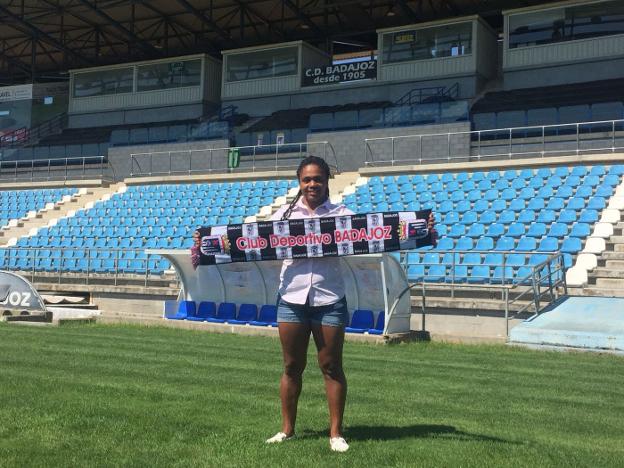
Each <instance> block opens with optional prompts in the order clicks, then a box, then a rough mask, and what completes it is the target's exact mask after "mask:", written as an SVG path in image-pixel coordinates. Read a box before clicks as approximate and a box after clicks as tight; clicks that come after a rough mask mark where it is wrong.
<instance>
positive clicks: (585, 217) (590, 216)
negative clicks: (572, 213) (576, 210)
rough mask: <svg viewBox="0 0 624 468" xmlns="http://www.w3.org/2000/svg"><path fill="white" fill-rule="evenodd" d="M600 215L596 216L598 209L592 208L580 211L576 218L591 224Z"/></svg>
mask: <svg viewBox="0 0 624 468" xmlns="http://www.w3.org/2000/svg"><path fill="white" fill-rule="evenodd" d="M599 218H600V217H599V216H598V211H597V210H594V209H585V210H583V211H581V214H580V215H579V218H578V220H579V221H580V222H581V223H589V224H593V223H595V222H597V221H598V219H599Z"/></svg>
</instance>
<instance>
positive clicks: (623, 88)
mask: <svg viewBox="0 0 624 468" xmlns="http://www.w3.org/2000/svg"><path fill="white" fill-rule="evenodd" d="M470 112H471V121H472V122H473V128H474V130H489V129H496V128H506V127H524V126H531V125H557V124H571V123H577V122H592V121H604V120H619V119H622V118H624V85H623V84H622V80H598V81H593V82H589V83H582V84H567V85H559V86H544V87H535V88H528V89H517V90H508V91H496V92H490V93H486V94H485V95H484V96H483V97H482V98H481V99H479V100H477V101H476V102H475V103H474V104H473V105H472V107H471V109H470Z"/></svg>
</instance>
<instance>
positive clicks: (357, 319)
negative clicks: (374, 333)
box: [345, 309, 375, 333]
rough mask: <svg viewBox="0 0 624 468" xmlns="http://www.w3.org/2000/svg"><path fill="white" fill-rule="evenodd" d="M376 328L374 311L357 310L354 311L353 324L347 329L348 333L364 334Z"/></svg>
mask: <svg viewBox="0 0 624 468" xmlns="http://www.w3.org/2000/svg"><path fill="white" fill-rule="evenodd" d="M374 326H375V317H374V315H373V311H372V310H364V309H357V310H354V311H353V315H352V317H351V323H350V325H349V326H348V327H346V328H345V331H346V332H348V333H364V332H367V331H368V330H369V329H371V328H373V327H374Z"/></svg>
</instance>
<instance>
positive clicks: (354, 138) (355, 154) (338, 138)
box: [308, 122, 470, 171]
mask: <svg viewBox="0 0 624 468" xmlns="http://www.w3.org/2000/svg"><path fill="white" fill-rule="evenodd" d="M469 130H470V122H456V123H451V124H441V125H422V126H417V127H396V128H379V129H367V130H351V131H344V132H321V133H311V134H308V141H328V142H329V143H330V144H331V145H332V147H333V148H334V151H335V153H336V159H337V160H338V167H339V169H340V170H341V171H354V170H357V169H358V168H360V167H362V166H364V164H365V162H366V154H367V153H368V159H369V161H370V160H375V161H380V160H390V158H391V155H392V144H391V142H390V141H389V140H384V141H377V142H371V143H370V145H369V150H368V151H367V150H366V148H365V145H364V140H365V139H366V138H381V137H389V136H403V135H431V134H444V135H442V136H435V137H433V136H431V137H423V138H422V142H423V143H422V154H423V156H424V157H426V158H427V159H434V160H435V159H446V158H447V155H448V149H449V141H448V138H447V136H446V134H447V133H450V132H451V133H452V132H465V131H469ZM450 149H451V153H452V155H462V156H463V155H468V154H469V153H470V138H469V136H468V135H458V136H454V137H453V138H451V141H450ZM395 154H396V157H397V158H398V159H401V160H404V161H410V162H411V163H412V164H413V163H415V162H417V161H418V158H419V154H420V138H409V139H402V140H395ZM321 156H322V155H321ZM327 159H328V162H330V163H333V162H334V161H333V156H332V155H331V153H328V155H327Z"/></svg>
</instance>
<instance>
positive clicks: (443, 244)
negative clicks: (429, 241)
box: [436, 237, 455, 250]
mask: <svg viewBox="0 0 624 468" xmlns="http://www.w3.org/2000/svg"><path fill="white" fill-rule="evenodd" d="M454 245H455V244H454V242H453V239H451V238H450V237H442V238H440V239H438V245H437V246H436V249H437V250H451V249H452V248H453V247H454Z"/></svg>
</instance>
